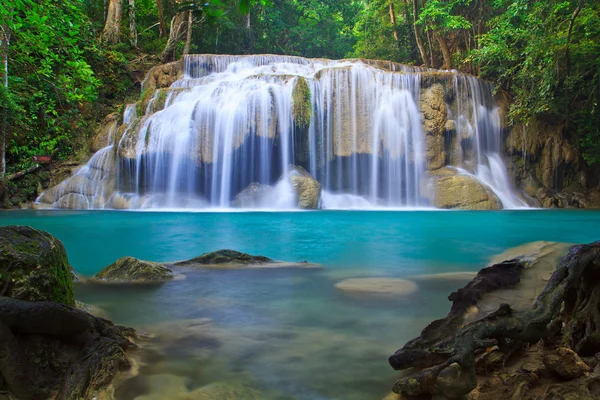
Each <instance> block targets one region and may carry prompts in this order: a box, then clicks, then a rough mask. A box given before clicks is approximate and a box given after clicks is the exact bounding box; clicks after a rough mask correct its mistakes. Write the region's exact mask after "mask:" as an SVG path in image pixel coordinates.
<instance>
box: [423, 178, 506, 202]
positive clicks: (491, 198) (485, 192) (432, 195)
mask: <svg viewBox="0 0 600 400" xmlns="http://www.w3.org/2000/svg"><path fill="white" fill-rule="evenodd" d="M432 183H433V187H432V188H430V190H429V191H428V193H427V195H428V197H429V201H430V202H431V204H432V205H434V206H435V207H437V208H446V209H462V210H499V209H502V202H501V201H500V199H499V198H498V196H496V194H495V193H494V192H493V191H492V189H490V188H489V187H488V186H487V185H485V184H483V183H481V182H480V181H479V180H477V178H475V177H474V176H471V175H460V174H458V171H456V170H454V169H452V168H443V169H442V170H440V171H438V172H437V173H436V174H435V175H433V176H432Z"/></svg>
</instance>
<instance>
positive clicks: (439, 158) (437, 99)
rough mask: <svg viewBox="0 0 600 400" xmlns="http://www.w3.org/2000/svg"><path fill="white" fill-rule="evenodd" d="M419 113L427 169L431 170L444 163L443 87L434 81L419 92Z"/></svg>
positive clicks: (445, 114)
mask: <svg viewBox="0 0 600 400" xmlns="http://www.w3.org/2000/svg"><path fill="white" fill-rule="evenodd" d="M421 114H422V116H423V133H424V134H425V147H426V149H427V150H426V160H427V169H428V170H429V171H433V170H436V169H439V168H442V167H443V166H444V165H445V164H446V152H445V146H444V130H445V128H446V121H447V115H448V112H447V110H446V103H445V97H444V87H443V86H442V85H441V84H440V83H435V84H433V85H431V86H430V87H429V88H427V89H425V90H424V91H423V92H422V93H421Z"/></svg>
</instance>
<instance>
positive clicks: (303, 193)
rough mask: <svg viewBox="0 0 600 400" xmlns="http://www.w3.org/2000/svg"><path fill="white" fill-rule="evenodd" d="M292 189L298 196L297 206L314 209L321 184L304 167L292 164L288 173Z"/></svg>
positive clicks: (317, 204) (318, 199)
mask: <svg viewBox="0 0 600 400" xmlns="http://www.w3.org/2000/svg"><path fill="white" fill-rule="evenodd" d="M288 179H289V180H290V184H291V185H292V189H293V190H294V192H295V193H296V196H297V198H298V208H301V209H304V210H315V209H317V208H319V202H320V201H321V184H320V183H319V182H318V181H317V180H316V179H315V178H313V177H312V175H311V174H309V173H308V172H307V171H306V170H305V169H304V168H302V167H299V166H293V167H292V168H291V169H290V172H289V174H288Z"/></svg>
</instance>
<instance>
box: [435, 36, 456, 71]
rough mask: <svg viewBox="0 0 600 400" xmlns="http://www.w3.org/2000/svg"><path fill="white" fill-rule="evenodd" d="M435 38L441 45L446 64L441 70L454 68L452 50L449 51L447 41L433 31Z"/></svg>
mask: <svg viewBox="0 0 600 400" xmlns="http://www.w3.org/2000/svg"><path fill="white" fill-rule="evenodd" d="M433 36H434V37H435V39H436V40H437V41H438V43H439V44H440V49H441V50H442V55H443V56H444V64H443V65H442V67H441V69H450V67H451V66H452V56H451V55H450V50H449V49H448V44H447V43H446V39H445V38H444V37H442V36H441V35H440V34H439V33H438V32H437V31H435V30H434V31H433Z"/></svg>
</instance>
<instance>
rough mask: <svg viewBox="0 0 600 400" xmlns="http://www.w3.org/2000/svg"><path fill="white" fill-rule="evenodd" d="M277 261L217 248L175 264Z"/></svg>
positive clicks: (263, 262) (239, 263)
mask: <svg viewBox="0 0 600 400" xmlns="http://www.w3.org/2000/svg"><path fill="white" fill-rule="evenodd" d="M275 262H276V261H273V260H271V259H270V258H268V257H264V256H253V255H251V254H246V253H241V252H239V251H235V250H228V249H225V250H217V251H213V252H210V253H204V254H202V255H201V256H199V257H195V258H192V259H190V260H187V261H180V262H178V263H176V264H175V265H181V266H184V265H193V264H200V265H223V264H230V265H252V264H269V263H275Z"/></svg>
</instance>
